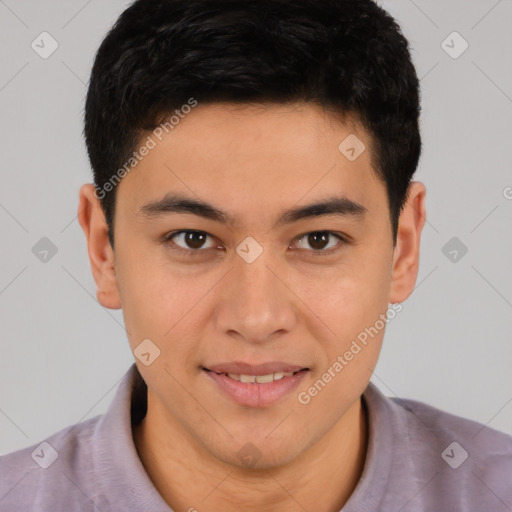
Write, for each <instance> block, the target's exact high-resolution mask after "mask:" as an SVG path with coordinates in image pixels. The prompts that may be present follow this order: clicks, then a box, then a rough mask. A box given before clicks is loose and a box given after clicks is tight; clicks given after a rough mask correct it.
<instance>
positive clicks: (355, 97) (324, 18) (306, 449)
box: [0, 0, 512, 512]
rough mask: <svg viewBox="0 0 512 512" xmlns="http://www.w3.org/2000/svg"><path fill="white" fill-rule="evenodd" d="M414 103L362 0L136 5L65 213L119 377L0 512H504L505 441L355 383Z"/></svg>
mask: <svg viewBox="0 0 512 512" xmlns="http://www.w3.org/2000/svg"><path fill="white" fill-rule="evenodd" d="M419 112H420V107H419V87H418V79H417V76H416V73H415V70H414V67H413V65H412V63H411V60H410V55H409V51H408V45H407V41H406V40H405V39H404V37H403V35H402V34H401V32H400V29H399V27H398V26H397V25H396V23H395V22H394V20H393V19H392V18H391V17H390V16H389V15H387V14H386V13H385V11H383V10H382V9H381V8H379V7H378V6H377V5H376V4H375V3H373V2H372V1H370V0H357V1H356V0H350V1H349V0H336V1H334V0H321V1H319V0H314V1H313V0H299V1H294V2H287V1H284V0H260V1H258V2H249V1H245V0H216V1H211V0H210V1H209V0H180V1H177V0H153V1H151V0H139V1H137V2H135V3H134V4H133V5H131V6H130V7H129V8H128V9H127V10H126V11H125V12H124V13H123V14H122V15H121V17H120V19H119V20H118V22H117V23H116V24H115V26H114V27H113V29H112V30H111V31H110V33H109V34H108V35H107V37H106V38H105V40H104V41H103V43H102V45H101V47H100V49H99V51H98V54H97V55H96V59H95V63H94V67H93V70H92V75H91V81H90V85H89V91H88V96H87V103H86V112H85V138H86V143H87V148H88V152H89V157H90V161H91V165H92V168H93V171H94V182H95V183H94V185H93V184H87V185H84V186H83V187H82V188H81V190H80V202H79V207H78V212H79V221H80V224H81V226H82V229H83V231H84V233H85V236H86V239H87V243H88V252H89V259H90V263H91V268H92V272H93V275H94V279H95V282H96V284H97V297H98V300H99V302H100V303H101V304H102V305H103V306H105V307H107V308H111V309H119V308H122V310H123V314H124V319H125V325H126V331H127V336H128V339H129V343H130V346H131V349H132V350H133V352H134V356H135V364H134V365H133V366H132V367H131V368H130V369H129V371H128V372H127V374H126V376H125V378H124V379H123V381H122V383H121V385H120V387H119V389H118V391H117V394H116V397H115V399H114V401H113V403H112V405H111V406H110V409H109V411H108V413H107V414H106V415H104V416H102V417H97V418H93V419H91V420H88V421H86V422H83V423H80V424H77V425H73V426H71V427H68V428H67V429H65V430H63V431H61V432H58V433H56V434H55V435H54V436H52V437H50V438H49V439H47V440H46V441H45V443H42V444H39V445H34V446H32V447H30V448H27V449H24V450H20V451H18V452H15V453H13V454H10V455H8V456H5V457H3V458H2V459H1V462H0V464H1V466H0V476H1V480H0V481H1V483H0V509H1V510H72V509H73V507H75V508H74V509H76V510H91V511H92V510H101V511H103V512H104V511H107V510H130V511H145V510H151V511H169V510H174V511H186V510H188V511H193V510H198V511H220V510H222V511H239V510H251V511H273V510H280V511H296V510H308V511H325V512H331V511H339V510H343V511H366V510H372V511H373V510H375V511H398V510H404V511H413V510H414V511H419V510H447V511H448V510H450V511H451V510H463V511H469V510H478V511H480V510H507V507H508V509H511V508H512V494H511V488H512V486H511V483H512V476H511V475H512V458H511V455H512V438H511V437H510V436H507V435H505V434H502V433H499V432H497V431H494V430H492V429H489V428H485V427H484V426H483V425H479V424H478V423H475V422H472V421H470V420H466V419H463V418H458V417H455V416H452V415H450V414H448V413H446V412H443V411H439V410H437V409H434V408H432V407H430V406H428V405H425V404H422V403H419V402H414V401H406V400H391V399H389V398H386V397H385V396H384V395H382V394H381V393H380V392H379V391H378V390H377V388H376V387H375V386H373V385H372V384H370V383H369V380H370V376H371V374H372V371H373V368H374V367H375V364H376V362H377V359H378V356H379V352H380V348H381V345H382V341H383V337H384V331H385V326H386V323H387V322H388V321H389V319H390V318H392V317H393V316H394V315H396V314H397V312H399V311H400V309H401V305H400V303H401V302H403V301H405V300H406V299H407V297H408V296H409V295H410V294H411V292H412V291H413V289H414V286H415V282H416V278H417V273H418V265H419V249H420V237H421V232H422V228H423V225H424V222H425V193H426V191H425V187H424V185H423V184H422V183H419V182H414V181H412V176H413V174H414V172H415V170H416V167H417V164H418V160H419V156H420V149H421V140H420V134H419V129H418V118H419ZM411 342H414V340H411Z"/></svg>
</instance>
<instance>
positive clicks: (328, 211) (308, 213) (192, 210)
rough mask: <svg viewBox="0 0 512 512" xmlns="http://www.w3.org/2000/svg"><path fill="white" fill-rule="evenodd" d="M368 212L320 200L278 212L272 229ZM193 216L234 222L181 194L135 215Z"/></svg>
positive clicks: (344, 201) (346, 202)
mask: <svg viewBox="0 0 512 512" xmlns="http://www.w3.org/2000/svg"><path fill="white" fill-rule="evenodd" d="M367 211H368V209H367V208H366V207H365V206H363V205H362V204H360V203H357V202H355V201H353V200H351V199H349V198H348V197H345V196H330V197H328V198H326V199H324V200H322V201H319V202H316V203H311V204H308V205H305V206H298V207H294V208H290V209H288V210H285V211H283V212H282V213H281V216H280V217H279V219H278V220H277V222H276V223H275V224H274V226H273V227H276V226H282V225H284V224H291V223H293V222H297V221H299V220H303V219H309V218H315V217H321V216H324V215H339V216H344V217H352V218H359V219H362V218H363V217H364V215H365V213H366V212H367ZM180 213H185V214H187V213H188V214H192V215H197V216H198V217H203V218H205V219H209V220H213V221H216V222H221V223H223V224H228V225H233V224H234V222H235V219H234V218H233V217H232V216H231V215H229V214H228V213H226V212H224V211H222V210H220V209H218V208H217V207H215V206H213V205H211V204H208V203H206V202H204V201H201V200H198V199H194V198H191V197H188V196H185V195H182V194H166V195H165V196H164V198H163V199H160V200H158V201H152V202H150V203H147V204H145V205H143V206H141V207H140V209H139V212H138V215H140V216H142V217H144V218H146V219H153V218H156V217H160V216H164V215H169V214H180Z"/></svg>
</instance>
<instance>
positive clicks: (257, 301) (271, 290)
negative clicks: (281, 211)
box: [216, 250, 297, 344]
mask: <svg viewBox="0 0 512 512" xmlns="http://www.w3.org/2000/svg"><path fill="white" fill-rule="evenodd" d="M234 264H235V268H234V269H233V270H232V271H231V272H230V273H229V274H228V276H227V280H226V282H225V285H224V288H223V291H222V293H221V295H220V296H219V302H218V304H217V308H216V321H217V328H218V329H219V330H220V332H221V333H223V334H227V335H229V336H231V337H235V338H238V339H240V340H245V341H247V342H250V343H253V344H254V343H256V344H261V343H265V342H268V341H271V340H274V339H275V338H277V337H279V336H282V335H283V334H286V333H289V332H290V331H292V330H293V328H294V326H295V324H296V322H297V315H296V311H297V308H296V304H295V296H294V294H293V293H292V291H290V289H289V288H288V287H287V285H286V275H285V274H286V272H285V271H284V270H283V269H282V267H280V266H279V265H278V264H277V262H276V258H272V255H271V252H270V250H266V251H263V253H262V254H261V256H259V258H257V259H256V260H255V261H253V262H252V263H247V262H246V261H244V260H243V259H242V258H238V257H237V258H235V262H234Z"/></svg>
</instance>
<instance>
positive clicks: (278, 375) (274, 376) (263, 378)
mask: <svg viewBox="0 0 512 512" xmlns="http://www.w3.org/2000/svg"><path fill="white" fill-rule="evenodd" d="M203 370H206V371H207V372H211V373H215V374H217V375H222V376H224V377H228V378H230V379H233V380H236V381H238V382H243V383H246V384H267V383H269V382H274V381H276V380H281V379H285V378H287V377H292V376H293V375H296V374H297V373H299V372H306V371H308V370H309V368H302V369H300V370H297V371H295V372H285V371H279V372H273V373H267V374H263V375H250V374H243V373H231V372H213V371H212V370H209V369H208V368H203Z"/></svg>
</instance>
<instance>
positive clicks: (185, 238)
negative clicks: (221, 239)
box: [167, 231, 215, 252]
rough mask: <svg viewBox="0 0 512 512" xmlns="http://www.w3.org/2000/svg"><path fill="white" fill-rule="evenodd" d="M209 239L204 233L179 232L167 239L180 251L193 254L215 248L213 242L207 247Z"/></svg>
mask: <svg viewBox="0 0 512 512" xmlns="http://www.w3.org/2000/svg"><path fill="white" fill-rule="evenodd" d="M208 237H209V235H208V234H207V233H205V232H203V231H178V232H176V233H173V234H172V235H170V236H169V237H167V241H172V242H173V243H174V244H176V245H177V246H178V247H179V248H180V249H183V250H189V251H191V252H193V251H198V250H205V249H211V248H212V247H214V246H215V244H214V243H213V242H211V244H210V246H205V242H206V240H207V239H208Z"/></svg>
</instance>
